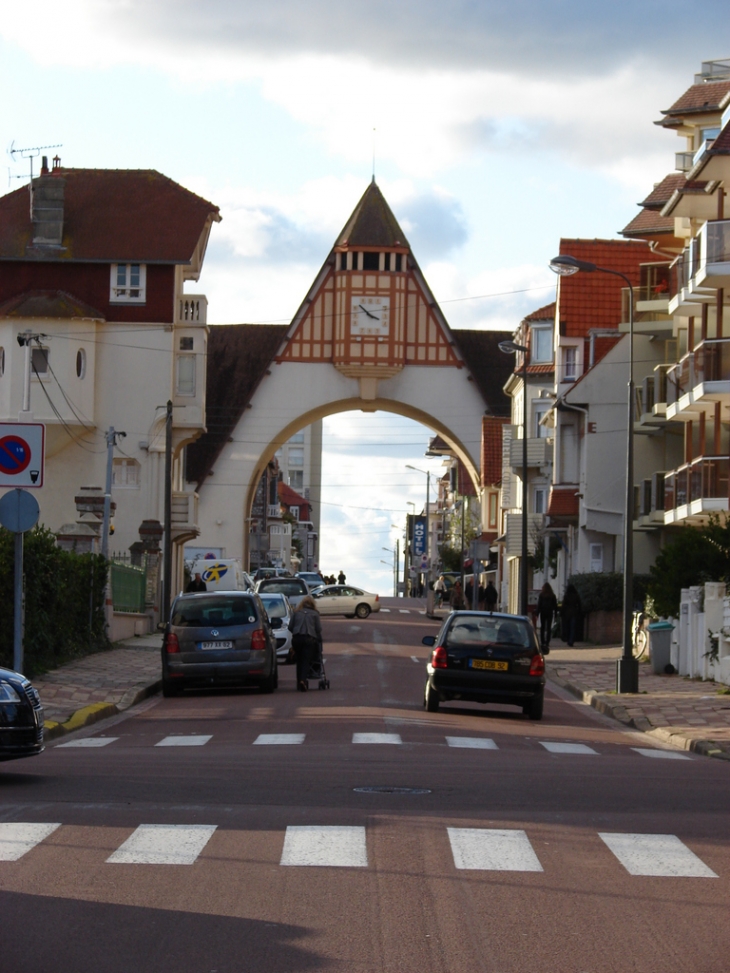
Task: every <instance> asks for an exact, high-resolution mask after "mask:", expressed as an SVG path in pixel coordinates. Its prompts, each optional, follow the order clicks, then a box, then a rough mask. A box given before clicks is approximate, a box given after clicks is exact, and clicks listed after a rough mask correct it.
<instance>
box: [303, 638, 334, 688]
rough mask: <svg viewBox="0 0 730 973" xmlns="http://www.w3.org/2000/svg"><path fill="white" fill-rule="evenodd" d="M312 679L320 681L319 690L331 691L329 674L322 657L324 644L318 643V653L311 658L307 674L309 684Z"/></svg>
mask: <svg viewBox="0 0 730 973" xmlns="http://www.w3.org/2000/svg"><path fill="white" fill-rule="evenodd" d="M310 679H317V680H319V686H318V688H319V689H329V688H330V681H329V679H328V678H327V673H326V672H325V668H324V658H323V657H322V643H321V642H318V643H317V653H316V655H313V656H310V657H309V672H308V673H307V682H309V680H310Z"/></svg>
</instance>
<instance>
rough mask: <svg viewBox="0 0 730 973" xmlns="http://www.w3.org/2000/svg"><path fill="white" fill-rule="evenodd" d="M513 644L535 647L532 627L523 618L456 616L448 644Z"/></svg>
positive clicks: (451, 645)
mask: <svg viewBox="0 0 730 973" xmlns="http://www.w3.org/2000/svg"><path fill="white" fill-rule="evenodd" d="M485 644H489V645H504V646H508V645H512V646H515V647H516V648H522V649H529V648H533V647H534V642H533V634H532V627H531V626H530V625H529V624H528V623H527V622H523V621H522V620H521V619H512V618H494V617H490V618H477V617H476V616H471V617H466V618H456V619H454V622H453V624H452V625H451V626H450V628H449V631H448V635H447V646H449V647H453V648H458V647H459V646H467V645H485Z"/></svg>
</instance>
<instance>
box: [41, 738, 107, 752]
mask: <svg viewBox="0 0 730 973" xmlns="http://www.w3.org/2000/svg"><path fill="white" fill-rule="evenodd" d="M118 739H119V737H84V738H83V739H81V740H69V741H68V743H57V744H56V749H58V748H59V747H105V746H106V745H107V743H114V741H115V740H118Z"/></svg>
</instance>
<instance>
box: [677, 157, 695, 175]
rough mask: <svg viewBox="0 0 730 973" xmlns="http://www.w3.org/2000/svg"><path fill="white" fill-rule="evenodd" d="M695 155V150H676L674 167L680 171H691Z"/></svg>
mask: <svg viewBox="0 0 730 973" xmlns="http://www.w3.org/2000/svg"><path fill="white" fill-rule="evenodd" d="M693 155H694V153H693V152H675V153H674V168H675V169H677V170H678V171H679V172H689V170H690V169H691V168H692V157H693Z"/></svg>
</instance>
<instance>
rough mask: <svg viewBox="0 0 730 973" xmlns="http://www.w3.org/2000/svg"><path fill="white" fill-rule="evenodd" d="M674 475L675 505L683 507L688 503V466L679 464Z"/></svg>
mask: <svg viewBox="0 0 730 973" xmlns="http://www.w3.org/2000/svg"><path fill="white" fill-rule="evenodd" d="M675 476H676V480H675V486H674V500H675V506H677V507H683V506H684V505H685V504H686V503H689V489H688V488H689V466H681V467H680V468H679V469H678V470H677V471H676V474H675Z"/></svg>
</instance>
